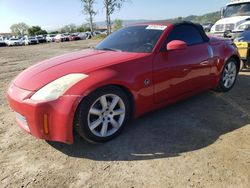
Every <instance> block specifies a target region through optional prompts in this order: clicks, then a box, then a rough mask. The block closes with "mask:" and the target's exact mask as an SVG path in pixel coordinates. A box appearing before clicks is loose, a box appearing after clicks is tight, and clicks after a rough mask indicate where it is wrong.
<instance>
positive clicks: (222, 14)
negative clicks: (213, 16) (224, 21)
mask: <svg viewBox="0 0 250 188" xmlns="http://www.w3.org/2000/svg"><path fill="white" fill-rule="evenodd" d="M225 10H226V8H225V7H222V8H221V10H220V17H221V18H224V14H225Z"/></svg>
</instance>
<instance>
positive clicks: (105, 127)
mask: <svg viewBox="0 0 250 188" xmlns="http://www.w3.org/2000/svg"><path fill="white" fill-rule="evenodd" d="M107 130H108V122H107V121H104V122H103V124H102V130H101V135H102V136H106V135H107Z"/></svg>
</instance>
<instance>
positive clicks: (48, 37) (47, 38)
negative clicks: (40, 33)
mask: <svg viewBox="0 0 250 188" xmlns="http://www.w3.org/2000/svg"><path fill="white" fill-rule="evenodd" d="M55 36H56V35H54V34H51V35H47V36H46V41H47V42H55Z"/></svg>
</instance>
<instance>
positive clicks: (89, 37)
mask: <svg viewBox="0 0 250 188" xmlns="http://www.w3.org/2000/svg"><path fill="white" fill-rule="evenodd" d="M85 34H86V35H87V38H86V39H91V38H92V37H93V35H92V33H91V32H90V31H87V32H85Z"/></svg>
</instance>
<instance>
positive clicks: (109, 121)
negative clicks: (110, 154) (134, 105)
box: [74, 86, 131, 143]
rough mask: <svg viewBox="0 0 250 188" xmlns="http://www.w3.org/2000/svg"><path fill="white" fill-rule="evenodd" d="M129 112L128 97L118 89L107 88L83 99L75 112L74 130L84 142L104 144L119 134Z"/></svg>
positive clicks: (127, 118) (128, 116)
mask: <svg viewBox="0 0 250 188" xmlns="http://www.w3.org/2000/svg"><path fill="white" fill-rule="evenodd" d="M105 101H106V102H105ZM130 112H131V108H130V101H129V99H128V96H127V95H126V94H125V93H124V92H123V91H122V90H120V89H119V88H118V87H114V86H108V87H105V88H101V89H98V90H96V91H94V92H93V93H92V94H90V95H89V96H87V97H86V98H84V99H83V101H82V102H81V103H80V105H79V107H78V109H77V111H76V115H75V121H74V128H75V130H76V132H77V133H78V134H79V135H80V136H81V137H82V138H84V139H85V140H87V141H89V142H94V143H104V142H107V141H109V140H111V139H113V138H114V137H116V136H117V135H119V134H120V133H121V131H122V129H123V128H124V126H125V125H126V124H127V122H128V120H129V118H130ZM115 114H116V115H115Z"/></svg>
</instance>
